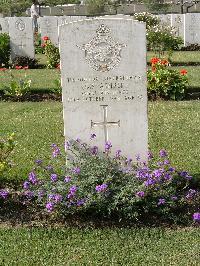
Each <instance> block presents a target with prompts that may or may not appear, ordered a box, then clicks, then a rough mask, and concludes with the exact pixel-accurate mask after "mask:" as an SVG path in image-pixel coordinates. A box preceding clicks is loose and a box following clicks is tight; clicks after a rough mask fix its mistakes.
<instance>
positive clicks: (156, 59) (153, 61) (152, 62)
mask: <svg viewBox="0 0 200 266" xmlns="http://www.w3.org/2000/svg"><path fill="white" fill-rule="evenodd" d="M158 62H160V59H159V58H157V57H153V58H151V64H152V65H155V64H157V63H158Z"/></svg>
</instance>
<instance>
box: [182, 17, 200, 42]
mask: <svg viewBox="0 0 200 266" xmlns="http://www.w3.org/2000/svg"><path fill="white" fill-rule="evenodd" d="M190 44H200V13H190V14H189V13H188V14H185V45H186V46H187V45H190Z"/></svg>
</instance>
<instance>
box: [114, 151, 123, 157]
mask: <svg viewBox="0 0 200 266" xmlns="http://www.w3.org/2000/svg"><path fill="white" fill-rule="evenodd" d="M121 152H122V151H121V150H116V153H115V158H119V157H120V156H121Z"/></svg>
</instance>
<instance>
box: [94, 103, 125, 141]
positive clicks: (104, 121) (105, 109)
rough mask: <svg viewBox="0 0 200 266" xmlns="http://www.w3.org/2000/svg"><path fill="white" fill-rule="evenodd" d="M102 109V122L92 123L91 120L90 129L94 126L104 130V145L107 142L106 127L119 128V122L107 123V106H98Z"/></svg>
mask: <svg viewBox="0 0 200 266" xmlns="http://www.w3.org/2000/svg"><path fill="white" fill-rule="evenodd" d="M100 106H102V107H103V121H102V122H93V121H92V120H91V128H93V127H95V126H102V127H103V130H104V136H105V143H106V142H107V141H108V127H109V126H118V127H120V120H118V121H117V122H109V121H108V105H100Z"/></svg>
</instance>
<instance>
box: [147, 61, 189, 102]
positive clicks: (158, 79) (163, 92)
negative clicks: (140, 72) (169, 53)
mask: <svg viewBox="0 0 200 266" xmlns="http://www.w3.org/2000/svg"><path fill="white" fill-rule="evenodd" d="M151 64H152V65H151V69H150V70H149V71H148V73H147V79H148V94H149V97H150V98H164V99H172V100H181V99H183V98H184V95H185V89H186V86H187V84H188V77H187V75H186V74H187V70H185V69H182V70H181V71H180V72H179V71H178V70H176V69H172V68H171V67H170V66H169V63H168V61H167V60H161V59H159V58H156V57H155V58H152V59H151Z"/></svg>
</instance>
